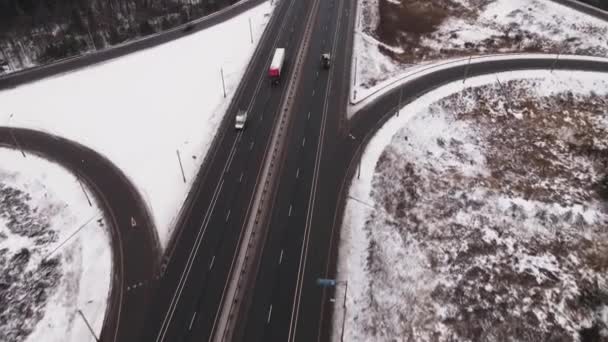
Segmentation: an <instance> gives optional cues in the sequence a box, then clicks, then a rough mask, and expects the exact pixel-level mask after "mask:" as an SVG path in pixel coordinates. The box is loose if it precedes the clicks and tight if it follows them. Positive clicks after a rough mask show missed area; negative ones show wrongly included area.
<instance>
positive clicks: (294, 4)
mask: <svg viewBox="0 0 608 342" xmlns="http://www.w3.org/2000/svg"><path fill="white" fill-rule="evenodd" d="M310 4H311V3H310V2H307V1H296V0H284V1H280V2H279V3H278V5H277V6H278V7H277V8H276V9H275V13H274V14H273V16H272V18H271V20H270V22H269V24H268V28H267V30H266V31H265V34H264V36H263V37H262V38H261V41H260V44H259V46H258V49H257V50H256V52H255V55H254V57H253V59H252V61H251V62H250V64H249V66H248V69H247V71H246V73H245V76H244V79H243V81H242V82H241V84H240V86H239V88H238V90H237V93H236V94H235V97H234V99H233V101H232V104H231V106H230V108H229V109H228V112H227V115H226V117H225V119H224V121H223V122H222V124H221V126H220V129H219V132H218V136H217V137H216V139H215V141H214V145H213V146H212V148H211V149H210V151H209V153H208V156H207V158H206V161H205V163H204V166H203V168H202V169H201V171H200V172H199V174H198V175H197V179H196V181H195V184H194V186H193V189H192V191H191V193H190V195H189V197H188V199H187V203H186V205H185V206H184V209H183V210H182V213H181V215H180V217H181V218H182V220H181V221H180V222H178V227H179V230H178V232H177V236H176V238H175V240H174V242H173V243H172V244H171V246H170V248H169V251H168V252H167V253H166V258H165V261H164V262H163V276H162V278H161V281H160V283H159V284H158V288H157V289H156V293H157V295H156V296H155V302H154V304H153V307H152V309H151V312H150V314H149V315H148V318H147V320H146V322H147V323H146V324H147V326H148V327H151V329H148V330H146V331H145V333H144V335H143V336H142V339H141V340H142V341H157V342H161V341H206V340H208V339H209V338H210V336H211V332H212V330H213V328H214V325H215V323H216V320H217V317H218V314H219V311H220V304H221V301H222V299H223V297H224V295H225V290H226V285H227V279H228V277H229V275H230V271H231V269H232V267H233V265H234V260H235V258H236V252H237V247H238V244H239V241H241V240H242V235H243V227H244V224H245V219H246V217H247V216H248V214H249V212H250V210H251V204H252V199H253V194H254V190H255V188H256V185H257V184H258V182H259V178H260V171H261V169H262V166H263V165H262V164H263V160H264V156H265V155H266V154H267V152H268V148H269V143H270V133H271V131H272V128H273V125H274V123H275V117H276V115H277V111H278V109H279V108H278V107H279V105H280V103H281V102H282V100H283V98H284V96H285V92H284V90H285V82H286V80H288V79H289V78H290V75H291V73H292V69H291V68H290V62H291V60H292V59H293V58H294V55H295V53H296V49H294V48H292V47H293V46H294V45H296V43H297V42H298V41H299V40H300V37H301V35H302V33H303V28H304V19H305V16H304V15H302V14H303V13H306V12H307V11H308V10H309V8H310ZM277 47H285V48H286V63H285V65H286V68H285V69H284V70H283V75H282V76H281V78H282V79H283V84H281V85H278V86H275V87H273V86H271V85H270V81H269V79H268V76H267V72H268V67H269V64H270V60H271V58H272V55H273V53H274V49H275V48H277ZM238 109H248V110H249V116H248V119H247V124H246V125H247V127H246V129H245V130H243V131H236V130H235V129H234V116H235V114H236V112H237V111H238Z"/></svg>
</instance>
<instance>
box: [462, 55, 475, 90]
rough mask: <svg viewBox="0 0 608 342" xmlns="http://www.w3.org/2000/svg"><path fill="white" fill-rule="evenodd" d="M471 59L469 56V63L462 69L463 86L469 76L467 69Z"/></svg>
mask: <svg viewBox="0 0 608 342" xmlns="http://www.w3.org/2000/svg"><path fill="white" fill-rule="evenodd" d="M471 58H473V56H472V55H471V56H469V62H468V63H467V65H466V66H465V67H464V78H463V79H462V84H464V82H466V80H467V76H468V74H469V68H470V66H471Z"/></svg>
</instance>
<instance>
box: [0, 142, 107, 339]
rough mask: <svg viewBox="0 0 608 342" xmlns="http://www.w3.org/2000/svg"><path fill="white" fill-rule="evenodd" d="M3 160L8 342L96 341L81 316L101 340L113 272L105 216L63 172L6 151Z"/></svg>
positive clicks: (0, 244) (0, 317)
mask: <svg viewBox="0 0 608 342" xmlns="http://www.w3.org/2000/svg"><path fill="white" fill-rule="evenodd" d="M0 160H1V161H2V163H0V321H2V322H5V323H6V324H2V325H0V336H2V341H4V342H16V341H28V342H37V341H45V342H62V341H94V339H93V338H92V336H91V334H90V332H89V331H88V329H87V327H86V325H85V323H84V321H83V320H82V318H81V317H80V315H79V314H78V313H77V312H78V310H81V311H82V313H83V314H84V315H85V317H86V318H87V320H89V322H90V324H91V325H92V327H93V329H94V330H95V331H96V333H97V334H98V335H99V332H100V331H101V328H102V324H103V320H104V316H105V309H106V304H107V296H108V293H109V290H110V275H111V267H112V255H111V249H110V238H109V236H108V232H107V231H106V227H107V226H106V221H105V219H104V217H103V213H102V212H101V210H100V208H99V206H98V205H97V203H95V202H92V206H89V204H88V200H87V198H86V196H85V194H84V193H83V190H82V188H81V185H80V183H79V182H78V180H77V179H76V178H75V177H74V176H73V175H71V174H69V173H68V172H66V170H65V169H63V168H62V167H60V166H58V165H56V164H53V163H51V162H49V161H47V160H45V159H42V158H40V157H37V156H34V155H31V154H28V155H27V158H23V157H22V155H21V154H20V153H19V152H18V151H15V150H11V149H6V148H0ZM87 191H88V190H87ZM90 196H91V194H90V193H89V197H90ZM91 200H92V201H94V199H93V198H91Z"/></svg>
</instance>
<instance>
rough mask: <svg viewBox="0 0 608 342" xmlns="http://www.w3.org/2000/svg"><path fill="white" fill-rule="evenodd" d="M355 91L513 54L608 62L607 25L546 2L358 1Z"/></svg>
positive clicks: (506, 0)
mask: <svg viewBox="0 0 608 342" xmlns="http://www.w3.org/2000/svg"><path fill="white" fill-rule="evenodd" d="M358 3H359V5H358V10H357V11H358V12H357V15H358V22H357V29H356V34H355V53H354V54H353V58H356V59H355V61H354V62H356V63H357V68H356V70H357V71H356V86H358V87H360V88H362V89H367V88H370V87H373V86H374V85H375V84H377V83H378V82H382V81H383V80H387V79H389V78H392V77H394V76H395V75H397V74H399V73H400V72H401V71H402V70H404V69H407V68H409V67H411V66H413V65H420V64H424V63H430V62H434V61H438V60H443V59H447V58H454V57H462V56H469V55H483V54H495V53H512V52H528V53H530V52H535V53H536V52H542V53H561V54H578V55H590V56H600V57H608V24H607V23H605V22H604V21H601V20H599V19H596V18H594V17H591V16H587V15H585V14H582V13H580V12H577V11H575V10H572V9H570V8H568V7H564V6H561V5H558V4H556V3H553V2H551V1H548V0H448V1H445V0H431V1H416V0H401V1H394V0H359V2H358Z"/></svg>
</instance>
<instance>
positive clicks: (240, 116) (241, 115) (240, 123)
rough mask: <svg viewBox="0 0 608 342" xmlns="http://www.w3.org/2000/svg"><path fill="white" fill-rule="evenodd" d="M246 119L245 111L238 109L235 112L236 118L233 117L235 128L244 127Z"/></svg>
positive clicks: (240, 128)
mask: <svg viewBox="0 0 608 342" xmlns="http://www.w3.org/2000/svg"><path fill="white" fill-rule="evenodd" d="M246 121H247V111H245V110H240V111H239V112H238V113H237V114H236V118H235V122H234V128H235V129H237V130H242V129H244V128H245V122H246Z"/></svg>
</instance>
